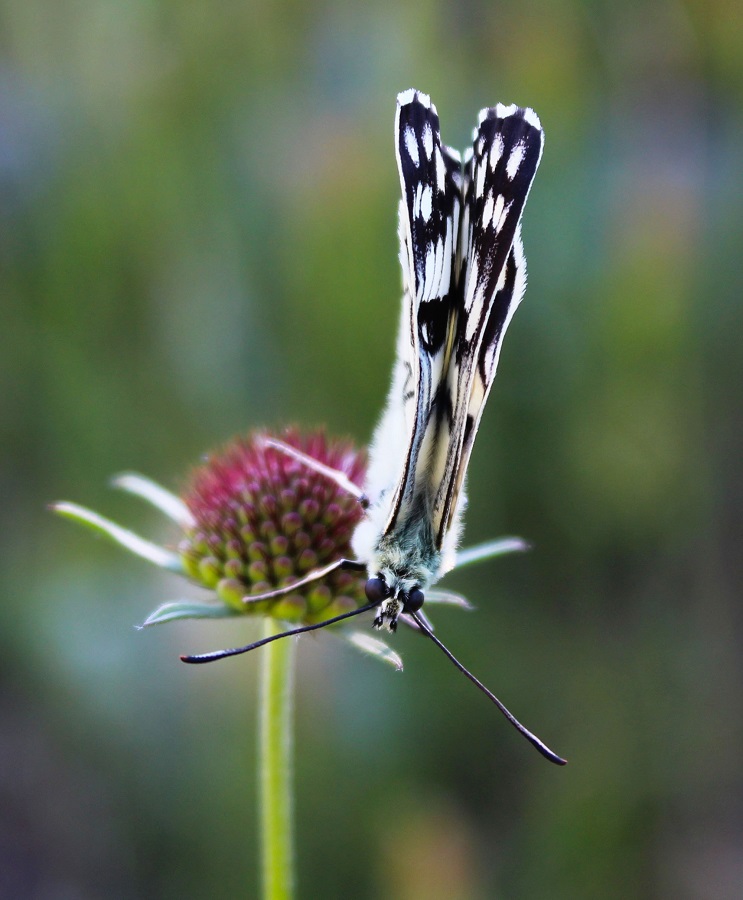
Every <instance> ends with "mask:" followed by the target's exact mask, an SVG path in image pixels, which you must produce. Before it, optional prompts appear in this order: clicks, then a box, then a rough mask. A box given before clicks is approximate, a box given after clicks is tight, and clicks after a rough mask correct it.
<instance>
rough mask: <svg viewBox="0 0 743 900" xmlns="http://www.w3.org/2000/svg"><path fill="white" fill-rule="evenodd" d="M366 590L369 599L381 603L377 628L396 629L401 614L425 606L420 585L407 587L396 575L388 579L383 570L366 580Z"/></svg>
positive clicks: (376, 621)
mask: <svg viewBox="0 0 743 900" xmlns="http://www.w3.org/2000/svg"><path fill="white" fill-rule="evenodd" d="M365 590H366V597H367V600H369V602H370V603H378V604H379V613H378V615H377V617H376V618H375V619H374V627H375V628H385V629H386V630H387V631H396V630H397V619H398V617H399V616H400V615H402V614H403V613H414V612H418V610H419V609H420V608H421V607H422V606H423V600H424V596H423V591H422V590H421V589H420V587H419V586H418V585H413V586H412V587H407V586H406V585H405V584H404V582H401V581H399V580H398V579H396V578H394V576H393V577H392V578H389V580H388V578H386V577H385V575H384V574H383V573H381V572H380V573H379V575H378V576H377V577H376V578H370V579H369V580H368V581H367V582H366V588H365Z"/></svg>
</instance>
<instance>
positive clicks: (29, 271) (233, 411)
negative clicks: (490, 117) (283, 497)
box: [0, 0, 743, 900]
mask: <svg viewBox="0 0 743 900" xmlns="http://www.w3.org/2000/svg"><path fill="white" fill-rule="evenodd" d="M411 86H413V87H417V88H419V89H421V90H424V91H427V92H429V93H430V94H431V95H432V97H433V99H434V101H435V102H436V105H437V107H438V110H439V113H440V114H441V119H442V132H443V138H444V140H445V141H446V142H447V143H449V144H452V145H454V146H464V145H465V144H466V142H467V140H468V138H469V134H470V130H471V128H472V126H473V124H474V123H475V121H476V115H477V112H478V110H479V109H480V108H481V107H482V106H486V105H491V104H493V103H495V102H497V101H502V102H506V103H510V102H517V103H519V104H521V105H529V106H532V107H534V109H536V110H537V112H538V113H539V115H540V117H541V119H542V123H543V125H544V128H545V131H546V147H545V153H544V158H543V161H542V166H541V169H540V171H539V173H538V176H537V178H536V181H535V184H534V188H533V190H532V193H531V197H530V200H529V204H528V207H527V210H526V214H525V218H524V242H525V246H526V253H527V259H528V263H529V287H528V290H527V294H526V299H525V301H524V304H523V306H522V307H521V309H520V310H519V312H518V314H517V315H516V317H515V320H514V322H513V324H512V326H511V329H510V332H509V334H508V337H507V339H506V341H505V348H504V351H503V354H502V357H501V365H500V372H499V375H498V379H497V381H496V385H495V388H494V390H493V392H492V394H491V400H490V403H489V406H488V410H487V412H486V415H485V419H484V423H483V427H482V432H481V434H480V437H479V439H478V442H477V446H476V449H475V453H474V457H473V461H472V466H471V475H470V482H469V484H470V511H469V515H468V522H467V534H466V537H467V542H469V543H471V542H474V541H477V540H482V539H485V538H489V537H496V536H498V535H501V534H518V535H521V536H523V537H526V538H528V539H530V540H531V541H533V543H534V545H535V549H534V551H533V552H532V553H530V554H528V555H524V556H518V557H509V558H506V559H503V560H500V561H497V562H494V563H491V564H488V565H485V566H482V567H480V568H478V569H473V570H471V571H469V570H468V571H466V572H462V573H460V574H454V575H452V576H451V577H449V578H448V579H447V582H446V584H448V585H449V586H450V587H452V588H453V589H455V590H459V591H462V592H464V593H466V594H467V596H468V597H469V598H471V600H472V601H473V602H474V603H475V604H476V605H477V607H478V609H477V611H476V612H472V613H467V614H466V613H461V612H457V611H447V610H444V611H441V612H440V613H439V614H438V615H437V616H435V619H436V624H437V628H438V631H439V633H440V635H441V636H442V638H443V639H444V640H445V641H446V642H447V643H448V644H449V646H450V647H451V649H452V650H453V651H454V652H455V653H456V654H457V655H459V656H460V658H461V659H462V660H463V661H464V662H465V663H466V664H467V665H468V666H470V667H471V668H472V669H473V671H474V672H475V673H476V674H478V675H479V677H480V678H482V679H483V680H484V681H485V682H486V683H487V684H488V685H489V686H490V687H492V688H493V689H494V690H495V691H496V693H498V695H499V696H500V697H501V698H502V699H503V700H504V701H505V702H506V703H507V704H508V705H509V706H510V708H511V709H512V710H513V711H514V713H515V714H516V715H518V716H519V717H520V718H522V719H523V721H524V722H525V723H526V724H527V725H528V726H529V727H531V728H533V729H534V730H535V731H536V732H537V733H538V734H539V735H540V736H541V737H543V738H544V739H545V740H546V741H547V742H548V743H549V744H550V745H551V746H553V747H554V748H555V749H556V750H557V751H559V752H560V753H563V754H564V755H566V756H568V757H569V759H570V764H569V766H568V767H567V768H566V769H564V770H558V769H557V768H554V767H552V766H550V765H549V764H547V763H546V762H545V761H544V760H542V759H541V758H540V757H539V756H538V755H537V754H536V753H535V752H534V751H533V750H532V749H531V748H530V747H529V746H528V744H526V743H525V742H524V741H522V740H521V739H520V738H518V736H517V735H516V734H515V732H513V731H512V730H511V729H510V728H509V727H508V726H507V725H506V723H505V722H504V721H503V720H502V719H501V718H500V716H499V715H498V714H497V712H496V711H495V710H494V709H493V708H491V707H490V706H489V705H488V704H487V702H486V701H485V700H484V698H483V697H482V696H481V695H480V694H479V693H478V692H477V691H475V690H474V689H472V687H471V686H470V685H468V684H467V682H466V681H465V680H464V679H463V678H461V676H459V675H458V674H457V673H456V672H455V671H454V669H453V668H452V667H451V666H449V665H448V664H447V663H446V661H445V660H444V659H443V657H442V656H441V655H440V654H438V653H437V652H435V651H434V649H433V648H432V647H431V646H430V645H429V644H426V643H424V642H423V641H421V640H420V639H418V638H417V636H416V635H414V634H406V633H398V635H397V636H396V637H395V638H394V642H395V647H396V649H398V650H399V651H400V652H401V653H402V654H403V657H404V660H405V665H406V668H405V672H404V673H403V674H401V675H399V674H395V673H393V672H392V671H391V670H388V669H387V668H385V667H383V666H380V665H379V664H377V663H375V662H374V661H371V660H368V659H364V658H361V657H359V656H358V655H355V654H354V653H352V652H351V651H349V650H348V649H346V648H345V646H344V645H343V644H342V643H341V642H339V641H337V640H335V639H333V637H332V635H327V634H326V635H323V634H320V635H319V636H317V637H314V638H313V637H307V638H304V639H302V641H301V644H300V652H299V658H298V698H297V744H296V749H297V764H296V780H297V827H298V854H299V858H298V867H299V879H300V892H299V896H300V897H303V898H315V897H322V898H335V897H351V896H352V897H354V898H362V900H365V898H394V900H420V898H427V900H483V898H494V897H496V898H555V900H562V898H565V900H568V898H570V900H576V898H628V897H632V898H656V897H659V898H666V897H668V898H670V897H673V898H679V897H680V898H714V900H721V898H722V900H727V898H738V897H740V885H741V884H743V803H742V802H741V798H743V783H742V782H743V777H742V776H741V767H740V760H741V756H742V751H743V704H741V675H742V670H743V653H742V646H743V644H742V641H743V615H742V614H741V594H742V589H743V563H742V562H741V560H742V559H743V556H742V555H741V543H742V538H743V513H742V511H741V510H742V509H743V470H742V468H741V447H742V446H743V414H742V413H741V403H740V397H741V387H742V386H743V354H742V353H741V338H742V337H743V303H742V300H743V296H742V295H743V253H742V252H741V234H743V190H742V188H741V184H742V176H741V172H742V171H743V152H742V150H741V148H742V147H743V23H742V22H741V8H740V6H739V4H737V3H733V2H732V0H708V2H706V3H701V2H695V0H686V2H681V0H656V2H649V3H638V2H630V3H626V4H619V3H612V2H608V0H605V2H600V0H599V2H595V3H583V2H579V0H557V2H547V0H527V2H516V0H508V2H495V3H493V2H487V0H467V2H465V3H461V4H456V3H446V2H444V0H430V2H425V3H412V2H395V3H392V2H382V3H379V4H365V5H364V4H356V5H354V4H346V3H341V2H338V0H335V2H332V0H331V2H326V3H304V4H303V3H290V2H283V3H282V2H277V0H244V2H241V3H216V4H214V3H207V2H205V0H179V2H177V3H176V2H159V3H158V2H149V3H148V2H143V0H130V2H124V0H78V2H76V3H71V2H68V0H58V2H52V0H46V2H45V0H25V2H13V0H2V2H0V316H1V318H0V431H1V433H2V442H1V444H0V454H1V457H0V495H1V497H2V503H1V504H0V516H2V522H1V525H0V534H1V535H2V538H1V542H0V562H1V563H2V566H3V572H2V577H1V578H0V585H1V587H0V590H2V595H3V596H2V603H0V634H1V640H2V645H1V646H2V653H1V655H0V685H1V687H0V896H2V897H13V898H34V900H47V898H60V897H65V898H68V897H69V898H75V900H78V898H80V900H88V898H100V897H117V898H142V897H153V898H155V897H156V898H170V897H194V898H197V897H207V896H208V897H210V898H217V900H220V898H232V897H238V896H242V897H256V896H257V891H258V888H257V883H258V875H257V848H256V835H255V808H254V807H255V793H256V787H255V755H256V747H255V744H256V734H255V693H256V677H257V672H258V669H257V666H258V663H259V660H258V659H255V658H249V657H241V658H238V659H234V660H229V661H225V662H224V663H221V664H217V665H214V666H210V667H204V668H195V669H191V668H187V667H185V666H182V665H181V664H180V662H179V661H178V658H177V655H178V653H179V652H182V651H201V650H210V649H216V648H218V647H220V646H233V645H235V644H236V643H244V642H247V641H248V640H251V639H252V636H253V635H255V634H256V628H257V626H256V625H254V624H253V623H250V622H245V623H239V622H238V623H229V624H216V623H184V624H179V625H174V626H171V627H163V628H161V629H153V630H152V631H148V632H143V633H139V632H137V631H135V630H134V628H133V627H132V626H133V625H135V624H136V623H138V622H141V621H142V620H143V619H144V618H145V616H146V615H147V614H148V613H149V612H150V611H151V610H152V609H153V608H154V607H155V606H156V605H158V604H159V603H161V602H164V601H166V600H174V599H179V598H180V597H182V587H181V585H180V583H179V582H178V581H177V580H176V579H173V578H169V577H167V576H166V575H163V574H161V573H158V572H154V573H153V572H152V571H150V570H149V569H148V568H147V566H146V565H145V564H144V563H141V562H138V561H136V560H134V559H132V558H129V557H127V556H125V555H124V554H122V553H121V552H120V551H118V550H116V549H115V548H112V547H109V546H108V545H106V544H105V543H102V542H96V541H94V540H93V539H91V537H90V536H89V535H88V534H86V533H83V532H82V531H80V530H78V529H76V528H74V527H72V526H70V525H69V524H68V523H64V522H62V521H60V520H58V519H55V518H53V517H52V516H51V515H49V514H48V513H47V511H46V509H45V504H46V503H47V502H49V501H52V500H55V499H70V500H76V501H79V502H81V503H84V504H86V505H88V506H91V507H92V508H94V509H97V510H99V511H101V512H102V513H104V514H107V515H110V516H111V517H112V518H114V519H116V520H118V521H121V522H124V523H127V524H129V525H131V526H132V527H135V528H137V529H139V530H140V531H141V532H142V533H144V534H147V535H149V536H153V537H155V538H157V539H159V540H162V541H165V542H167V541H169V540H171V541H172V540H174V539H175V538H174V535H173V533H172V532H171V531H169V530H168V528H167V526H165V525H164V524H163V523H162V521H161V519H160V518H159V517H158V516H157V515H155V514H154V513H151V512H149V511H148V510H146V509H143V507H142V505H141V504H139V503H138V502H137V501H136V500H134V499H132V498H127V497H125V496H121V495H119V494H117V493H116V492H113V491H111V490H109V488H108V486H107V480H108V478H109V477H110V476H111V475H112V474H114V473H116V472H119V471H121V470H124V469H135V470H138V471H141V472H144V473H146V474H147V475H149V476H151V477H153V478H155V479H157V480H159V481H161V482H162V483H164V484H166V485H168V486H169V487H171V488H172V489H174V490H177V489H178V488H179V485H180V484H181V483H182V481H183V479H184V478H185V477H186V476H187V474H188V472H189V469H190V467H192V466H193V465H195V464H196V463H197V462H198V460H199V458H200V456H201V455H202V454H203V453H204V452H206V451H207V450H208V449H210V448H211V447H213V446H216V445H219V444H221V443H222V442H224V441H225V440H227V439H228V438H230V437H231V436H232V435H234V434H237V433H244V432H247V431H248V430H249V429H251V428H253V427H256V426H259V425H271V426H280V425H282V424H287V423H299V424H302V425H306V426H315V425H318V424H324V425H326V426H327V428H328V430H329V431H330V432H332V433H334V434H340V435H351V436H352V437H354V438H355V439H356V440H357V441H358V442H359V443H363V442H365V441H366V440H368V437H369V435H370V433H371V430H372V427H373V425H374V423H375V420H376V418H377V416H378V414H379V412H380V409H381V405H382V403H383V400H384V397H385V394H386V390H387V383H388V378H389V373H390V370H391V364H392V355H393V344H394V331H395V328H396V324H397V317H398V304H399V295H400V275H399V271H398V262H397V246H396V240H397V239H396V204H397V196H398V191H399V187H398V184H397V174H396V170H395V160H394V147H393V140H392V125H393V118H394V109H395V96H396V94H397V92H398V91H400V90H402V89H405V88H408V87H411ZM255 656H257V654H255Z"/></svg>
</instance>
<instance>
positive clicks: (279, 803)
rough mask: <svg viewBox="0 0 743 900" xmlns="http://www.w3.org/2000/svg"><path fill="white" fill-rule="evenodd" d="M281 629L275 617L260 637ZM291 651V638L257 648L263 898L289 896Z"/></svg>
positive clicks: (291, 846) (291, 887)
mask: <svg viewBox="0 0 743 900" xmlns="http://www.w3.org/2000/svg"><path fill="white" fill-rule="evenodd" d="M280 630H281V629H280V626H279V623H278V622H276V621H275V620H274V619H270V618H266V619H265V626H264V636H265V637H270V636H271V635H273V634H277V633H278V632H279V631H280ZM294 650H295V647H294V641H293V640H292V638H286V639H285V640H281V641H274V642H273V643H271V644H268V645H267V646H266V647H264V648H263V649H262V650H261V656H262V658H263V664H262V671H261V681H260V698H259V712H258V715H259V720H260V725H259V751H258V767H259V768H258V777H259V791H260V807H261V808H260V830H261V844H262V846H261V859H262V876H263V898H264V900H291V898H292V897H293V896H294V822H293V819H294V816H293V808H292V796H293V774H294V773H293V753H294V740H293V731H292V726H293V711H294V690H293V686H294Z"/></svg>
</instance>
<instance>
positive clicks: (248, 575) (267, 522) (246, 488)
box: [178, 430, 366, 624]
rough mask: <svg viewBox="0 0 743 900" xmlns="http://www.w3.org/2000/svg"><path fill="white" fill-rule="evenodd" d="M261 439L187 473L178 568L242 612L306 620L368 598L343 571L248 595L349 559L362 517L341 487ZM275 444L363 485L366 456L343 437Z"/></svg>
mask: <svg viewBox="0 0 743 900" xmlns="http://www.w3.org/2000/svg"><path fill="white" fill-rule="evenodd" d="M266 437H267V435H264V434H254V435H251V436H250V437H248V438H246V439H238V440H235V441H233V442H232V443H230V444H229V445H227V446H226V447H225V448H223V449H222V450H221V451H219V452H217V453H215V454H213V455H212V456H210V457H209V458H208V459H207V460H206V462H205V463H204V464H203V465H201V466H200V467H199V468H198V469H196V470H195V471H194V473H193V474H192V476H191V479H190V482H189V484H188V487H187V489H186V491H185V493H184V496H183V500H184V502H185V504H186V506H187V508H188V510H189V511H190V513H191V516H192V517H193V525H192V526H191V527H189V528H187V530H186V537H185V539H184V540H183V541H181V543H180V545H179V548H178V549H179V552H180V555H181V559H182V561H183V565H184V568H185V569H186V571H187V573H188V574H189V575H190V576H191V577H192V578H193V579H194V580H196V581H199V582H201V583H202V584H204V586H205V587H208V588H211V589H214V590H215V591H216V593H217V595H218V596H219V598H220V599H221V600H222V601H223V602H224V603H226V604H228V605H229V606H231V607H232V608H233V609H235V610H239V611H240V612H247V613H262V614H268V615H270V616H272V617H273V618H276V619H283V620H286V621H290V622H303V623H307V624H311V623H316V622H321V621H325V620H326V619H329V618H332V617H333V616H336V615H339V614H340V613H343V612H348V611H350V610H352V609H356V608H357V607H358V606H360V605H361V604H362V603H365V602H366V600H365V595H364V580H365V579H363V578H360V577H359V576H358V575H357V574H355V573H350V572H344V571H337V572H333V573H332V574H330V575H328V576H327V577H326V578H325V579H323V580H322V581H317V582H314V583H312V584H309V585H304V586H301V587H299V588H298V589H297V590H296V591H294V592H291V593H287V594H285V595H283V596H281V597H279V598H276V599H272V600H261V601H257V602H255V603H250V602H249V601H248V599H247V598H249V597H250V596H252V595H256V594H264V593H266V592H268V591H272V590H275V589H277V588H285V587H289V586H291V585H292V584H293V583H294V582H296V581H298V580H299V579H300V578H302V577H304V576H306V575H307V574H308V573H309V572H311V571H312V570H314V569H316V568H318V567H319V566H323V565H326V564H327V563H329V562H332V561H333V560H335V559H338V558H339V557H342V556H349V555H350V554H351V547H350V540H351V536H352V534H353V531H354V528H355V527H356V525H357V523H358V521H359V519H360V518H361V515H362V510H361V507H360V505H359V503H358V501H357V500H356V499H355V498H354V497H352V496H351V495H350V494H349V493H348V492H346V491H344V490H343V489H342V488H341V487H339V486H338V485H337V484H336V483H335V482H333V481H332V480H330V479H329V478H326V477H324V476H323V475H322V474H320V473H318V472H316V471H313V470H312V469H310V468H308V467H307V466H306V465H304V464H303V463H302V462H301V461H299V460H297V459H294V458H292V457H290V456H288V455H287V454H286V453H282V452H280V451H279V450H276V449H275V448H273V447H271V446H270V445H269V444H267V443H266V441H265V438H266ZM281 440H282V442H283V443H284V444H287V445H289V446H290V447H294V448H295V449H297V450H299V451H301V452H303V453H305V454H306V455H307V456H310V457H312V458H313V459H315V460H317V461H318V462H319V463H321V464H323V465H325V466H328V467H330V468H332V469H336V470H339V471H341V472H343V473H344V474H345V475H346V476H347V477H348V478H349V480H350V481H352V482H353V483H354V484H357V485H358V484H360V483H361V480H362V479H363V476H364V469H365V464H366V461H365V456H364V454H363V453H362V452H359V451H357V450H355V449H354V448H353V447H352V445H351V444H350V443H348V442H343V441H329V440H327V439H326V437H325V435H324V434H323V433H322V432H314V433H311V434H309V435H306V436H301V435H300V434H299V432H298V431H296V430H288V431H286V432H285V433H284V434H282V435H281Z"/></svg>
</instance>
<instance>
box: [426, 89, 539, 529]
mask: <svg viewBox="0 0 743 900" xmlns="http://www.w3.org/2000/svg"><path fill="white" fill-rule="evenodd" d="M543 144H544V133H543V131H542V127H541V125H540V122H539V119H538V117H537V115H536V113H535V112H534V111H533V110H531V109H528V108H526V109H525V108H521V107H518V106H515V105H514V106H503V105H502V104H498V105H497V106H495V107H491V108H489V109H484V110H483V111H482V112H481V113H480V121H479V125H478V127H477V128H476V129H475V131H474V134H473V145H472V149H471V150H468V151H467V153H466V154H465V160H464V172H465V182H464V186H463V204H462V208H463V215H462V225H461V239H460V262H459V267H460V273H461V274H460V276H459V285H460V287H461V290H460V293H459V302H460V303H461V307H460V312H459V317H458V328H457V335H456V338H455V352H454V354H453V357H452V359H451V361H450V365H449V368H448V371H447V387H448V395H449V397H450V400H451V410H452V420H451V424H450V426H449V440H448V443H447V446H446V448H445V453H446V460H445V461H444V460H443V459H442V460H441V464H442V465H443V471H441V470H439V472H438V476H437V477H440V482H439V486H438V490H437V493H436V499H435V504H434V525H435V528H436V534H437V541H438V546H439V547H441V545H442V542H443V540H444V538H445V536H446V534H447V533H448V532H449V530H450V529H451V528H452V527H453V526H454V524H455V521H456V515H457V509H458V503H459V500H460V497H461V496H462V488H463V484H464V478H465V474H466V471H467V465H468V463H469V458H470V454H471V452H472V445H473V443H474V440H475V435H476V434H477V429H478V427H479V424H480V418H481V416H482V411H483V407H484V404H485V400H486V399H487V396H488V393H489V392H490V388H491V385H492V383H493V378H494V377H495V371H496V368H497V365H498V358H499V356H500V349H501V344H502V340H503V335H504V334H505V332H506V328H507V327H508V324H509V323H510V321H511V318H512V316H513V314H514V312H515V311H516V307H517V306H518V305H519V303H520V302H521V299H522V297H523V294H524V290H525V288H526V259H525V257H524V251H523V245H522V242H521V215H522V213H523V210H524V206H525V204H526V199H527V197H528V195H529V190H530V188H531V184H532V181H533V179H534V175H535V174H536V171H537V167H538V166H539V161H540V159H541V156H542V147H543ZM442 452H444V450H443V446H442Z"/></svg>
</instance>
